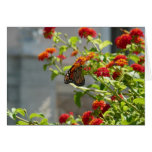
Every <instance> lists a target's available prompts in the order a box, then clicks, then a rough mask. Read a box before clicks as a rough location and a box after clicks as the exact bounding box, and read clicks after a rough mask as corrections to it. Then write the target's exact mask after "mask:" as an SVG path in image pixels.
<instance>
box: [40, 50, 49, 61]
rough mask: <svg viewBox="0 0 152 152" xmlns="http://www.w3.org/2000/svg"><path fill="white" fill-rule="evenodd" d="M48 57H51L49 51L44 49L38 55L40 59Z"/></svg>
mask: <svg viewBox="0 0 152 152" xmlns="http://www.w3.org/2000/svg"><path fill="white" fill-rule="evenodd" d="M48 58H49V53H48V52H46V51H44V52H42V53H40V54H39V55H38V59H39V60H40V61H43V60H44V59H48Z"/></svg>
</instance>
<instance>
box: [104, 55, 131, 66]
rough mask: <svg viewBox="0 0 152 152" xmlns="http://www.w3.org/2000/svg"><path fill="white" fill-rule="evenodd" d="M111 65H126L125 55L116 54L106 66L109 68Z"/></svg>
mask: <svg viewBox="0 0 152 152" xmlns="http://www.w3.org/2000/svg"><path fill="white" fill-rule="evenodd" d="M113 65H118V66H121V67H123V66H124V65H128V61H127V57H126V56H125V55H122V54H120V55H117V56H116V57H115V58H114V60H113V61H111V62H109V63H108V64H107V65H106V67H107V68H110V67H112V66H113Z"/></svg>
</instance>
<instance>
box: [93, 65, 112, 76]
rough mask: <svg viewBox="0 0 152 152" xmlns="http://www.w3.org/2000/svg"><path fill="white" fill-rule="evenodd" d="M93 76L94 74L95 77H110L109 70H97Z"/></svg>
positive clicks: (102, 68) (103, 68) (104, 68)
mask: <svg viewBox="0 0 152 152" xmlns="http://www.w3.org/2000/svg"><path fill="white" fill-rule="evenodd" d="M94 74H96V75H97V77H99V76H103V77H110V74H109V70H108V69H107V68H106V67H101V68H98V69H97V71H96V72H94Z"/></svg>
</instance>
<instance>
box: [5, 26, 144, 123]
mask: <svg viewBox="0 0 152 152" xmlns="http://www.w3.org/2000/svg"><path fill="white" fill-rule="evenodd" d="M93 28H94V29H95V30H96V32H97V33H101V39H102V40H109V41H112V43H113V44H114V40H115V38H116V37H117V36H119V35H120V34H122V33H121V32H120V27H117V28H116V27H114V28H110V27H93ZM123 28H124V29H127V30H130V29H131V28H125V27H123ZM78 29H79V27H57V28H56V31H57V32H61V33H67V34H68V36H78ZM141 29H142V30H143V31H144V28H141ZM42 30H43V28H42V27H22V28H21V27H8V28H7V107H8V109H11V108H12V107H16V108H19V107H21V108H26V109H27V111H28V113H29V114H30V113H33V112H37V113H43V114H44V115H45V116H46V117H47V118H48V119H49V122H57V121H58V117H59V115H60V114H62V113H68V112H71V111H72V112H74V115H75V116H77V115H79V114H80V115H81V114H82V113H83V112H84V111H86V110H91V103H92V99H90V98H89V97H88V96H87V95H85V96H84V97H83V98H82V100H81V101H82V107H81V108H78V107H77V106H76V105H75V104H74V99H73V95H74V93H73V90H74V89H73V88H72V87H71V86H70V85H66V84H64V78H63V76H61V77H60V76H58V77H56V79H55V80H54V81H51V80H50V75H51V72H50V71H43V64H44V63H45V62H41V61H38V58H37V56H38V54H39V53H40V52H42V51H44V50H45V49H46V48H48V47H52V40H50V39H45V38H44V37H43V34H42ZM82 41H83V40H82ZM80 49H83V43H82V45H81V46H80ZM115 51H116V47H115V45H112V46H108V47H106V48H104V50H103V52H115ZM71 52H72V50H69V51H67V52H66V54H67V53H68V55H69V54H71ZM66 54H65V55H66ZM54 55H58V52H57V53H55V54H54ZM74 60H75V59H74V58H72V57H69V58H67V59H66V60H64V61H63V63H64V65H71V64H72V63H73V62H74ZM87 84H91V79H90V78H88V77H87V78H86V85H87ZM13 124H15V122H14V121H12V120H11V119H10V118H8V125H13Z"/></svg>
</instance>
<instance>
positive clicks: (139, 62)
mask: <svg viewBox="0 0 152 152" xmlns="http://www.w3.org/2000/svg"><path fill="white" fill-rule="evenodd" d="M139 59H140V60H139V61H138V64H143V63H145V56H144V55H141V56H139Z"/></svg>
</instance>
